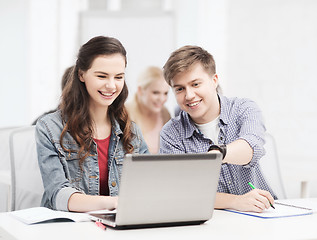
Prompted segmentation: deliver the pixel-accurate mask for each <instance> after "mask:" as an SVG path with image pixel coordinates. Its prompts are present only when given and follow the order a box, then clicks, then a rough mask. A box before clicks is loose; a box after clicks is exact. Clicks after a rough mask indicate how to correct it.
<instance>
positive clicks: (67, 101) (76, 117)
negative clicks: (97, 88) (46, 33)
mask: <svg viewBox="0 0 317 240" xmlns="http://www.w3.org/2000/svg"><path fill="white" fill-rule="evenodd" d="M118 53H119V54H121V55H122V56H123V57H124V59H125V64H126V65H127V57H126V50H125V49H124V47H123V46H122V44H121V43H120V41H119V40H117V39H115V38H111V37H104V36H98V37H94V38H92V39H90V40H89V41H88V42H87V43H86V44H84V45H83V46H82V47H81V48H80V50H79V53H78V58H77V61H76V64H75V66H74V68H73V72H72V73H71V74H70V79H69V80H68V81H67V84H66V86H65V87H64V89H63V92H62V98H61V103H60V106H59V108H60V109H61V112H62V119H63V121H64V122H65V125H64V128H63V131H62V134H61V136H60V142H61V146H62V148H63V149H64V151H67V152H68V153H71V152H77V153H78V155H79V158H80V160H79V163H80V166H82V163H83V162H84V160H85V158H86V157H87V156H89V155H90V150H91V148H92V144H93V138H92V136H93V135H92V134H93V130H92V129H93V128H92V125H93V122H92V119H91V117H90V115H89V94H88V92H87V89H86V86H85V83H83V82H81V81H80V79H79V75H78V71H79V70H81V71H83V72H85V71H87V70H88V69H89V68H90V67H91V65H92V62H93V60H94V59H95V58H96V57H98V56H102V55H112V54H118ZM128 93H129V92H128V88H127V85H126V83H124V86H123V89H122V91H121V93H120V94H119V96H118V97H117V98H116V99H115V101H114V102H113V103H112V104H111V105H110V106H109V107H108V116H109V117H110V120H111V123H112V124H113V123H114V121H115V120H116V121H117V122H118V123H119V125H120V128H121V130H122V132H123V137H122V143H123V149H124V150H125V151H126V152H127V153H131V152H132V151H133V146H132V144H131V140H132V138H133V136H134V135H133V133H132V129H131V128H132V126H131V120H130V119H129V117H128V113H127V110H126V108H125V106H124V103H125V101H126V99H127V97H128ZM66 132H69V133H70V135H71V136H72V137H73V138H74V139H75V141H76V142H77V144H78V145H79V146H80V148H79V150H76V149H67V148H65V146H64V144H63V137H64V135H65V134H66Z"/></svg>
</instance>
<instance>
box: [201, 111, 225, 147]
mask: <svg viewBox="0 0 317 240" xmlns="http://www.w3.org/2000/svg"><path fill="white" fill-rule="evenodd" d="M196 126H197V128H198V129H199V131H201V133H202V134H204V136H205V137H206V138H209V139H211V140H212V141H213V143H214V144H218V136H219V132H220V128H219V116H218V117H217V118H215V119H214V120H212V121H211V122H209V123H204V124H196Z"/></svg>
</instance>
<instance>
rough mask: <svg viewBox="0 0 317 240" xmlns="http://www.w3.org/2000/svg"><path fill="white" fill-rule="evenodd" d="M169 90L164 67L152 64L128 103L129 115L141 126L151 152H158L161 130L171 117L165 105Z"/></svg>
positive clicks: (144, 73) (141, 77)
mask: <svg viewBox="0 0 317 240" xmlns="http://www.w3.org/2000/svg"><path fill="white" fill-rule="evenodd" d="M168 91H169V86H168V84H167V83H166V81H165V79H164V76H163V71H162V69H160V68H158V67H154V66H151V67H148V68H146V69H145V70H144V72H143V73H141V75H140V77H139V79H138V90H137V92H136V94H135V96H134V99H133V100H132V101H130V102H128V103H127V104H126V106H127V110H128V112H129V116H130V117H131V119H132V120H133V121H134V122H135V123H136V124H137V125H138V126H139V127H140V128H141V130H142V134H143V136H144V139H145V141H146V143H147V145H148V147H149V151H150V152H151V153H158V150H159V145H160V144H159V139H160V131H161V129H162V127H163V125H164V124H165V123H166V122H167V121H168V120H169V119H170V118H171V116H170V114H169V112H168V110H167V109H166V107H165V106H164V104H165V102H166V101H167V95H168Z"/></svg>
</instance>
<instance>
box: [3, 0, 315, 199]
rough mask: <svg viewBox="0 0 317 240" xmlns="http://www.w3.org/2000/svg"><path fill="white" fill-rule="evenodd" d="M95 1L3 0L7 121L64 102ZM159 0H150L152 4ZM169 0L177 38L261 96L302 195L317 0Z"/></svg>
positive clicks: (311, 156) (24, 119) (290, 181)
mask: <svg viewBox="0 0 317 240" xmlns="http://www.w3.org/2000/svg"><path fill="white" fill-rule="evenodd" d="M129 1H132V0H129ZM137 2H138V3H139V5H138V6H140V7H142V6H141V4H142V0H138V1H137ZM88 3H89V0H67V1H63V0H46V1H42V0H10V1H6V0H0V26H1V35H2V37H1V39H0V43H1V44H0V50H1V54H2V57H1V59H0V68H1V78H0V79H1V80H0V81H1V88H0V109H1V112H2V114H1V118H0V127H5V126H12V125H26V124H30V123H31V122H32V121H33V120H34V119H35V118H36V117H37V116H38V115H40V114H41V113H43V112H45V111H47V110H50V109H51V108H54V107H56V105H57V102H58V98H59V94H60V79H61V76H62V73H63V71H64V69H65V68H66V67H68V66H69V65H71V64H72V63H73V62H74V61H75V58H76V54H77V50H78V47H79V46H80V44H81V43H80V42H79V37H78V36H79V34H80V33H79V32H78V31H79V28H78V26H79V13H80V12H81V11H84V10H87V9H88V7H89V4H88ZM127 3H128V2H127V1H125V2H124V1H123V0H122V6H123V7H124V6H126V7H129V6H130V7H131V6H134V5H133V4H131V3H130V2H129V4H127ZM158 3H159V1H154V2H153V6H151V5H150V4H149V1H148V2H147V4H146V9H147V10H148V11H151V8H153V7H155V8H157V6H159V4H158ZM162 3H164V4H165V5H167V6H168V7H167V8H168V9H170V10H171V11H172V12H173V13H174V14H175V18H176V25H175V36H176V43H175V48H177V47H180V46H183V45H185V44H196V45H200V46H202V47H204V48H206V49H207V50H208V51H210V52H211V53H212V54H213V55H214V57H215V60H216V63H217V72H218V75H219V77H220V82H221V85H222V87H223V90H224V93H225V94H226V95H229V96H240V97H248V98H252V99H254V100H255V101H256V102H257V103H258V104H259V106H260V107H261V109H262V110H263V115H264V117H265V121H266V126H267V130H268V131H269V132H270V133H272V134H273V135H274V136H275V138H276V141H277V145H278V151H279V156H280V160H281V165H282V170H283V172H282V173H283V177H284V181H285V183H286V186H287V189H286V190H287V194H288V196H289V197H298V196H299V179H300V175H310V176H312V175H315V174H314V173H315V172H316V171H317V166H316V165H317V164H316V162H317V153H316V151H315V149H316V147H317V146H316V141H315V140H314V136H315V135H316V134H317V125H316V124H315V123H316V122H317V108H316V103H317V99H316V98H317V95H316V94H315V90H316V89H317V86H316V85H317V84H316V71H315V68H316V65H317V44H316V42H317V26H316V25H317V14H316V12H317V1H315V0H305V1H303V0H257V1H254V0H171V1H167V0H164V1H162ZM158 44H159V43H158ZM131 94H132V93H131ZM170 97H173V96H172V95H171V96H170ZM11 109H12V110H11ZM312 183H314V184H315V185H316V184H317V180H316V178H315V179H314V178H313V181H312ZM312 194H315V196H317V189H312Z"/></svg>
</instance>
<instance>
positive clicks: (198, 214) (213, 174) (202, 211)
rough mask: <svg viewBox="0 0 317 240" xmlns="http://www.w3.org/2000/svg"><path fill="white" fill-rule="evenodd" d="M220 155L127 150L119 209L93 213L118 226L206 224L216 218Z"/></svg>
mask: <svg viewBox="0 0 317 240" xmlns="http://www.w3.org/2000/svg"><path fill="white" fill-rule="evenodd" d="M221 160H222V155H221V153H191V154H133V155H131V154H127V155H126V156H125V160H124V164H123V169H122V176H121V181H120V190H119V200H118V207H117V209H116V213H108V214H91V218H92V220H94V221H100V222H102V223H104V224H106V225H108V226H110V227H113V228H117V229H124V228H143V227H159V226H176V225H188V224H201V223H204V222H205V221H207V220H209V219H210V218H211V217H212V214H213V210H214V201H215V197H216V192H217V185H218V180H219V174H220V167H221Z"/></svg>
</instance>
